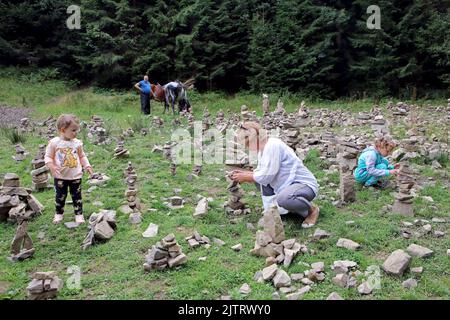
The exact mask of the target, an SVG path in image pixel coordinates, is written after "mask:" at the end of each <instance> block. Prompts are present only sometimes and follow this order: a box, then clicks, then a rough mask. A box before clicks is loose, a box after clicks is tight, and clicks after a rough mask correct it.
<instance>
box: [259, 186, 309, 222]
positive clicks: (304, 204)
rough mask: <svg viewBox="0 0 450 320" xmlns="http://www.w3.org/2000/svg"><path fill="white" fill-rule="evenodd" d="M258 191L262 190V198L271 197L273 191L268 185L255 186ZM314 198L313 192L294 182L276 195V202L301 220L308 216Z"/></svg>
mask: <svg viewBox="0 0 450 320" xmlns="http://www.w3.org/2000/svg"><path fill="white" fill-rule="evenodd" d="M256 185H257V187H258V189H260V190H261V189H262V195H263V196H273V195H274V194H275V193H274V190H273V188H272V187H271V186H270V184H269V185H267V186H260V185H259V184H256ZM315 197H316V195H315V194H314V191H313V190H312V189H311V188H310V187H308V186H307V185H304V184H302V183H298V182H295V183H293V184H291V185H290V186H288V187H286V188H284V189H283V190H282V191H281V192H280V193H279V194H278V195H277V202H278V205H279V206H280V207H283V208H285V209H286V210H288V211H289V212H290V213H295V214H298V215H300V216H301V217H302V218H306V217H307V216H308V211H309V209H310V208H311V203H310V202H311V201H312V200H313V199H314V198H315Z"/></svg>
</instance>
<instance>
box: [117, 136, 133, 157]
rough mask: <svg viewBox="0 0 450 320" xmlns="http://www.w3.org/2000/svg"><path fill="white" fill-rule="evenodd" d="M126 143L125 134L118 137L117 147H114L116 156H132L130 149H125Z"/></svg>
mask: <svg viewBox="0 0 450 320" xmlns="http://www.w3.org/2000/svg"><path fill="white" fill-rule="evenodd" d="M124 143H125V141H124V137H123V136H121V137H119V138H118V139H117V147H116V148H115V149H114V158H126V157H129V156H130V152H129V151H128V149H125V147H124Z"/></svg>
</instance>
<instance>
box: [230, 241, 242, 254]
mask: <svg viewBox="0 0 450 320" xmlns="http://www.w3.org/2000/svg"><path fill="white" fill-rule="evenodd" d="M231 249H233V250H234V251H236V252H239V251H241V250H242V244H241V243H238V244H237V245H234V246H232V247H231Z"/></svg>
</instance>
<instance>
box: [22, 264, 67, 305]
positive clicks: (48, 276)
mask: <svg viewBox="0 0 450 320" xmlns="http://www.w3.org/2000/svg"><path fill="white" fill-rule="evenodd" d="M63 285H64V282H63V280H61V279H60V278H59V277H58V276H57V275H56V273H55V272H54V271H48V272H35V273H34V274H33V279H32V280H31V282H30V283H29V284H28V286H27V296H28V299H30V300H47V299H53V298H55V297H56V296H57V295H58V293H59V291H61V289H62V287H63Z"/></svg>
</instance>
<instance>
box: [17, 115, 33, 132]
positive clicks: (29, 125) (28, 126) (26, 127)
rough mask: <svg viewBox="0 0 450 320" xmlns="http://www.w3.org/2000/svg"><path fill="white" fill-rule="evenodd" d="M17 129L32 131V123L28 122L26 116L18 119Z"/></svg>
mask: <svg viewBox="0 0 450 320" xmlns="http://www.w3.org/2000/svg"><path fill="white" fill-rule="evenodd" d="M19 130H20V131H21V132H33V130H34V128H33V125H32V123H31V122H30V119H28V118H22V119H20V124H19Z"/></svg>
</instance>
